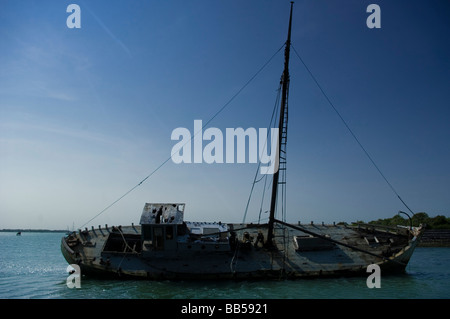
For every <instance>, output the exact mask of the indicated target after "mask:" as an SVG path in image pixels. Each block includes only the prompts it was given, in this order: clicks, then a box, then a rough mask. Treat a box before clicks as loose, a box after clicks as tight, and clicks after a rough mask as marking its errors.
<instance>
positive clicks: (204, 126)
mask: <svg viewBox="0 0 450 319" xmlns="http://www.w3.org/2000/svg"><path fill="white" fill-rule="evenodd" d="M284 46H285V44H284V43H283V45H282V46H281V47H280V48H279V49H278V50H277V51H276V52H275V53H274V54H273V55H272V56H271V57H270V58H269V59H268V60H267V62H266V63H264V64H263V66H262V67H260V68H259V69H258V71H257V72H256V73H255V74H254V75H253V76H252V77H251V78H250V79H249V80H248V81H247V82H246V83H245V84H244V85H243V86H242V87H241V88H240V89H239V90H238V91H237V92H236V93H235V94H234V95H233V96H232V97H231V98H230V99H229V100H228V101H227V102H226V103H225V104H224V105H223V106H222V107H221V108H220V109H219V110H218V111H217V112H216V113H215V114H214V115H213V116H212V117H211V118H210V119H209V120H208V121H207V122H206V123H205V124H204V125H203V126H202V129H201V130H200V131H198V132H194V134H193V135H192V137H191V139H190V140H189V141H187V142H186V143H185V144H183V145H182V146H180V149H182V148H183V147H184V146H185V145H186V144H187V143H190V142H191V141H192V140H193V139H194V137H195V136H196V135H197V134H198V133H199V132H201V131H203V129H204V128H206V127H207V126H208V124H209V123H211V122H212V120H214V119H215V118H216V117H217V116H218V115H219V114H220V113H222V111H223V110H225V108H227V107H228V105H230V104H231V102H232V101H233V100H234V99H235V98H236V97H237V96H238V95H239V94H241V92H242V91H243V90H244V89H245V88H246V87H247V86H248V85H249V84H250V83H251V82H252V81H253V80H254V79H255V78H256V77H257V76H258V75H259V74H260V73H261V72H262V70H264V69H265V68H266V66H267V65H268V64H269V63H270V62H271V61H272V60H273V58H275V56H276V55H277V54H278V53H279V52H280V51H281V49H283V48H284ZM171 158H172V154H170V156H169V157H168V158H167V159H166V160H164V161H163V162H162V163H161V164H160V165H159V166H158V167H156V168H155V169H154V170H153V171H152V172H151V173H150V174H149V175H147V176H146V177H145V178H144V179H143V180H142V181H140V182H139V183H138V184H137V185H136V186H134V187H132V188H131V189H130V190H128V191H127V192H126V193H125V194H123V195H122V196H120V197H119V198H118V199H116V200H115V201H114V202H112V203H111V204H110V205H108V206H107V207H106V208H104V209H103V210H102V211H100V212H99V213H98V214H97V215H95V216H94V217H92V218H91V219H89V220H88V221H87V222H86V223H84V224H83V225H81V226H80V228H82V227H84V226H86V225H87V224H88V223H90V222H91V221H92V220H94V219H95V218H97V217H98V216H100V215H101V214H103V213H104V212H105V211H107V210H108V209H110V208H111V207H112V206H114V205H115V204H117V202H119V201H120V200H121V199H123V198H124V197H125V196H127V195H128V194H130V193H131V192H132V191H134V190H135V189H136V188H138V187H139V186H141V185H142V184H143V183H144V182H145V181H146V180H147V179H149V178H150V177H151V176H152V175H153V174H155V173H156V172H157V171H158V170H159V169H160V168H161V167H163V166H164V165H165V164H166V163H167V162H168V161H169V160H170V159H171Z"/></svg>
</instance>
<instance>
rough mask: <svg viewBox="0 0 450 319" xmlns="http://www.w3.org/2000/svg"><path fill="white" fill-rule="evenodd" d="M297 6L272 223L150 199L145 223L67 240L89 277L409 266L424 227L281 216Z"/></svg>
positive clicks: (223, 275) (67, 252)
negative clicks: (204, 218) (213, 215)
mask: <svg viewBox="0 0 450 319" xmlns="http://www.w3.org/2000/svg"><path fill="white" fill-rule="evenodd" d="M291 24H292V3H291V11H290V18H289V29H288V36H287V41H286V43H285V46H284V48H285V61H284V70H283V73H282V76H281V82H280V86H281V90H280V92H281V99H280V101H281V102H280V107H279V121H278V128H279V131H278V132H279V136H278V143H279V147H278V148H277V150H278V154H277V155H278V161H279V169H278V170H277V171H276V172H275V173H274V174H273V181H272V190H271V202H270V210H269V221H268V223H257V224H248V223H221V222H218V223H211V222H187V221H185V218H184V217H185V216H184V214H185V204H184V203H146V204H145V205H144V208H143V211H142V215H141V219H140V224H139V225H134V224H131V226H117V227H115V226H107V225H105V226H104V227H101V226H98V227H93V226H92V227H91V229H88V228H85V229H84V230H79V231H77V232H72V233H70V234H68V235H67V236H65V237H63V238H62V240H61V251H62V254H63V255H64V257H65V259H66V260H67V262H68V263H69V264H77V265H79V267H80V269H81V273H82V274H83V275H93V276H109V277H114V278H143V279H152V280H160V279H202V280H203V279H249V278H252V279H279V278H289V279H294V278H307V277H325V276H355V275H361V276H367V267H368V266H369V265H371V264H377V265H379V266H380V268H381V271H382V272H383V274H386V273H389V272H392V273H394V272H402V271H404V270H405V267H406V265H407V264H408V262H409V260H410V258H411V255H412V254H413V251H414V249H415V247H416V246H417V244H418V242H419V240H420V237H421V235H422V229H421V228H420V227H412V225H411V227H395V228H388V227H381V226H380V227H378V226H374V225H365V224H359V225H352V226H349V225H339V224H332V225H324V224H319V225H315V224H289V223H286V222H285V221H283V220H280V219H277V218H276V216H277V212H276V211H277V196H278V197H279V198H278V199H279V202H283V196H280V195H279V192H280V190H279V188H282V187H284V186H285V182H284V181H285V179H284V178H285V174H286V165H285V164H286V161H285V160H286V144H287V124H288V123H287V122H288V116H287V114H288V107H287V105H288V104H287V99H288V95H289V94H288V92H289V55H290V46H291Z"/></svg>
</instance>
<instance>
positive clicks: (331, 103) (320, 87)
mask: <svg viewBox="0 0 450 319" xmlns="http://www.w3.org/2000/svg"><path fill="white" fill-rule="evenodd" d="M292 49H293V50H294V52H295V54H296V55H297V57H298V58H299V60H300V61H301V62H302V64H303V66H304V67H305V69H306V70H307V71H308V73H309V75H310V76H311V77H312V79H313V80H314V82H315V83H316V85H317V87H318V88H319V90H320V91H321V92H322V95H323V96H324V97H325V99H326V100H327V102H328V104H330V106H331V107H332V108H333V110H334V112H336V114H337V115H338V117H339V118H340V119H341V121H342V123H344V125H345V127H346V128H347V130H348V131H349V132H350V134H351V135H352V136H353V138H354V139H355V141H356V143H358V145H359V147H361V149H362V150H363V152H364V153H365V154H366V156H367V158H368V159H369V160H370V162H372V164H373V166H374V167H375V168H376V170H377V171H378V173H379V174H380V175H381V177H382V178H383V179H384V181H385V182H386V183H387V184H388V185H389V187H390V188H391V190H392V191H393V192H394V194H395V195H397V198H398V199H399V200H400V201H401V202H402V203H403V205H405V207H406V208H407V209H408V210H409V211H410V212H411V213H412V214H414V212H413V211H412V210H411V209H410V208H409V207H408V205H406V203H405V201H404V200H403V199H402V198H401V197H400V195H399V194H398V192H397V191H396V190H395V188H394V186H392V184H391V183H390V182H389V181H388V179H387V178H386V176H384V174H383V173H382V172H381V170H380V168H379V167H378V165H377V164H376V163H375V161H374V160H373V159H372V157H371V156H370V155H369V153H368V152H367V150H366V149H365V147H364V146H363V145H362V144H361V142H360V141H359V139H358V138H357V137H356V135H355V133H353V131H352V129H351V128H350V126H348V124H347V122H346V121H345V120H344V118H343V117H342V115H341V113H339V111H338V110H337V108H336V107H335V106H334V104H333V102H331V100H330V98H329V97H328V95H327V94H326V93H325V91H324V90H323V89H322V86H321V85H320V84H319V82H318V81H317V80H316V78H315V76H314V75H313V74H312V72H311V71H310V69H309V68H308V66H307V65H306V63H305V62H304V61H303V59H302V58H301V57H300V54H299V53H298V52H297V50H296V49H295V48H294V47H293V46H292Z"/></svg>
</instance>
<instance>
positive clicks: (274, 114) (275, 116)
mask: <svg viewBox="0 0 450 319" xmlns="http://www.w3.org/2000/svg"><path fill="white" fill-rule="evenodd" d="M277 92H278V94H277V96H276V99H275V104H274V106H273V110H272V117H271V118H270V123H269V126H268V127H272V123H274V124H275V122H276V119H277V110H278V107H279V101H280V95H281V82H280V85H279V86H278V89H277ZM274 119H275V121H274ZM268 139H269V130H267V135H266V141H265V143H264V148H263V149H265V148H266V147H267V141H268ZM262 151H263V150H260V152H262ZM260 166H261V162H258V167H257V168H256V173H255V178H254V179H253V183H252V188H251V190H250V194H249V196H248V200H247V206H246V207H245V212H244V218H243V219H242V223H245V219H246V218H247V212H248V206H249V205H250V200H251V197H252V194H253V189H254V188H255V184H256V183H259V182H260V181H261V180H262V179H263V178H264V177H266V180H267V174H265V175H264V176H263V177H261V178H260V179H259V180H256V179H257V178H258V172H259V168H260ZM265 185H266V183H265V182H264V188H263V195H262V196H263V200H264V194H265V188H266V187H265ZM262 204H263V203H262V202H261V208H260V212H259V214H260V216H261V210H262Z"/></svg>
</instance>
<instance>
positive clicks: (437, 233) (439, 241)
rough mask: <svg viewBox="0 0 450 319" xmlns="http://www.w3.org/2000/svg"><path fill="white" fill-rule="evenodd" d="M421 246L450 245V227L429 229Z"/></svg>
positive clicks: (424, 234) (421, 241)
mask: <svg viewBox="0 0 450 319" xmlns="http://www.w3.org/2000/svg"><path fill="white" fill-rule="evenodd" d="M419 247H450V229H427V230H425V232H424V233H423V236H422V239H421V240H420V243H419Z"/></svg>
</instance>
